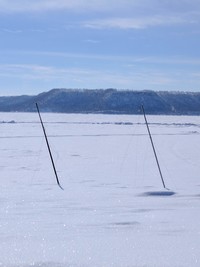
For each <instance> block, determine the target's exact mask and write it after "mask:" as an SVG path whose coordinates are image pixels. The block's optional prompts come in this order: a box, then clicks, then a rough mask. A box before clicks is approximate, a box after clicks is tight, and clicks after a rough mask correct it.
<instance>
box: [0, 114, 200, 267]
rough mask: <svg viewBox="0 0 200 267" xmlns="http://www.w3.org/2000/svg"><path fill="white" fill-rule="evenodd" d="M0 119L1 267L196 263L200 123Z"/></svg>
mask: <svg viewBox="0 0 200 267" xmlns="http://www.w3.org/2000/svg"><path fill="white" fill-rule="evenodd" d="M42 118H43V120H44V124H45V128H46V132H47V134H48V136H49V143H50V146H51V148H52V154H53V156H54V159H55V163H56V167H57V170H58V175H59V179H60V183H61V184H62V186H63V187H64V191H62V190H61V189H59V187H58V186H57V185H56V180H55V177H54V173H53V169H52V166H51V162H50V158H49V155H48V151H47V147H46V143H45V140H44V136H43V133H42V128H41V125H40V123H39V118H38V115H37V114H36V113H33V114H25V113H0V150H1V153H0V170H1V171H0V177H1V187H0V201H1V205H0V266H1V267H8V266H9V267H16V266H20V267H21V266H24V267H28V266H36V267H39V266H40V267H136V266H137V267H144V266H145V267H175V266H176V267H182V266H183V267H185V266H188V267H193V266H200V118H199V117H189V116H188V117H184V116H176V117H175V116H174V117H172V116H147V118H148V121H149V123H150V125H149V126H150V130H151V132H152V136H153V140H154V143H155V146H156V150H157V154H158V158H159V159H160V165H161V169H162V172H163V177H164V179H165V183H166V186H167V187H168V188H170V189H171V190H172V191H174V192H175V193H176V194H174V195H171V196H164V195H162V194H161V195H159V194H156V195H153V196H151V192H161V193H162V192H163V191H164V190H163V188H162V183H161V180H160V177H159V172H158V169H157V166H156V162H155V158H154V156H153V151H152V147H151V144H150V140H149V137H148V135H147V129H146V127H145V124H144V118H143V117H142V116H127V115H119V116H118V115H81V114H71V115H69V114H46V113H42Z"/></svg>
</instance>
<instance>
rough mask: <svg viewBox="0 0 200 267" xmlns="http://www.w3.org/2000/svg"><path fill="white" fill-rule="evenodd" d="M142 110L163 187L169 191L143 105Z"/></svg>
mask: <svg viewBox="0 0 200 267" xmlns="http://www.w3.org/2000/svg"><path fill="white" fill-rule="evenodd" d="M141 108H142V111H143V115H144V119H145V123H146V126H147V130H148V134H149V138H150V141H151V145H152V148H153V152H154V156H155V159H156V163H157V166H158V170H159V173H160V178H161V180H162V184H163V187H164V188H165V189H167V188H166V186H165V182H164V179H163V175H162V172H161V168H160V164H159V161H158V157H157V154H156V150H155V146H154V143H153V139H152V136H151V132H150V129H149V125H148V122H147V118H146V114H145V110H144V107H143V105H142V106H141Z"/></svg>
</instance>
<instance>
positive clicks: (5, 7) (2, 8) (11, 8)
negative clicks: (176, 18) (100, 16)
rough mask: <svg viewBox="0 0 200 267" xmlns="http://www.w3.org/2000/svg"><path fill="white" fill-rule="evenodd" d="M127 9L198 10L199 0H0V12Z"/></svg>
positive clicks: (146, 10) (120, 10)
mask: <svg viewBox="0 0 200 267" xmlns="http://www.w3.org/2000/svg"><path fill="white" fill-rule="evenodd" d="M64 9H66V10H75V11H80V12H83V11H84V12H90V11H100V12H101V11H109V12H111V13H112V11H113V12H115V11H117V10H118V11H119V12H123V11H128V12H131V13H135V14H137V13H138V12H139V13H140V12H142V13H144V12H145V13H149V12H151V13H158V12H161V13H163V12H167V13H169V12H170V13H173V12H175V13H177V12H178V13H179V12H188V11H197V10H200V2H199V0H168V1H160V0H29V1H28V0H0V12H27V11H29V12H38V11H48V10H52V11H55V10H64Z"/></svg>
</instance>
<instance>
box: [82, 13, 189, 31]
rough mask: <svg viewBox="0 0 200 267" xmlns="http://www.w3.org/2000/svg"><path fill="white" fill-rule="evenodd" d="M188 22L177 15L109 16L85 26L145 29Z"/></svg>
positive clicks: (86, 23)
mask: <svg viewBox="0 0 200 267" xmlns="http://www.w3.org/2000/svg"><path fill="white" fill-rule="evenodd" d="M186 22H187V21H186V19H184V18H181V17H175V16H149V17H140V18H109V19H99V20H93V21H88V22H85V23H84V27H88V28H94V29H104V28H120V29H144V28H148V27H152V26H162V25H174V24H183V23H186Z"/></svg>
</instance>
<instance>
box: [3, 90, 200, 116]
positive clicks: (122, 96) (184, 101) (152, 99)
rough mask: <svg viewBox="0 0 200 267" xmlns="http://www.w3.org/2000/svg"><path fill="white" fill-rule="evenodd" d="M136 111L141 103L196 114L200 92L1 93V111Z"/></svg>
mask: <svg viewBox="0 0 200 267" xmlns="http://www.w3.org/2000/svg"><path fill="white" fill-rule="evenodd" d="M36 102H38V103H39V105H40V108H41V110H42V111H45V112H61V113H107V114H138V113H141V108H140V107H141V105H142V104H143V105H144V106H145V109H146V112H147V113H149V114H168V115H180V114H181V115H198V114H200V93H197V92H196V93H194V92H167V91H165V92H161V91H160V92H155V91H150V90H144V91H130V90H121V91H120V90H116V89H106V90H103V89H94V90H87V89H52V90H50V91H49V92H44V93H41V94H39V95H36V96H17V97H14V96H13V97H0V111H7V112H12V111H18V112H19V111H21V112H33V111H36V108H35V103H36Z"/></svg>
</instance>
